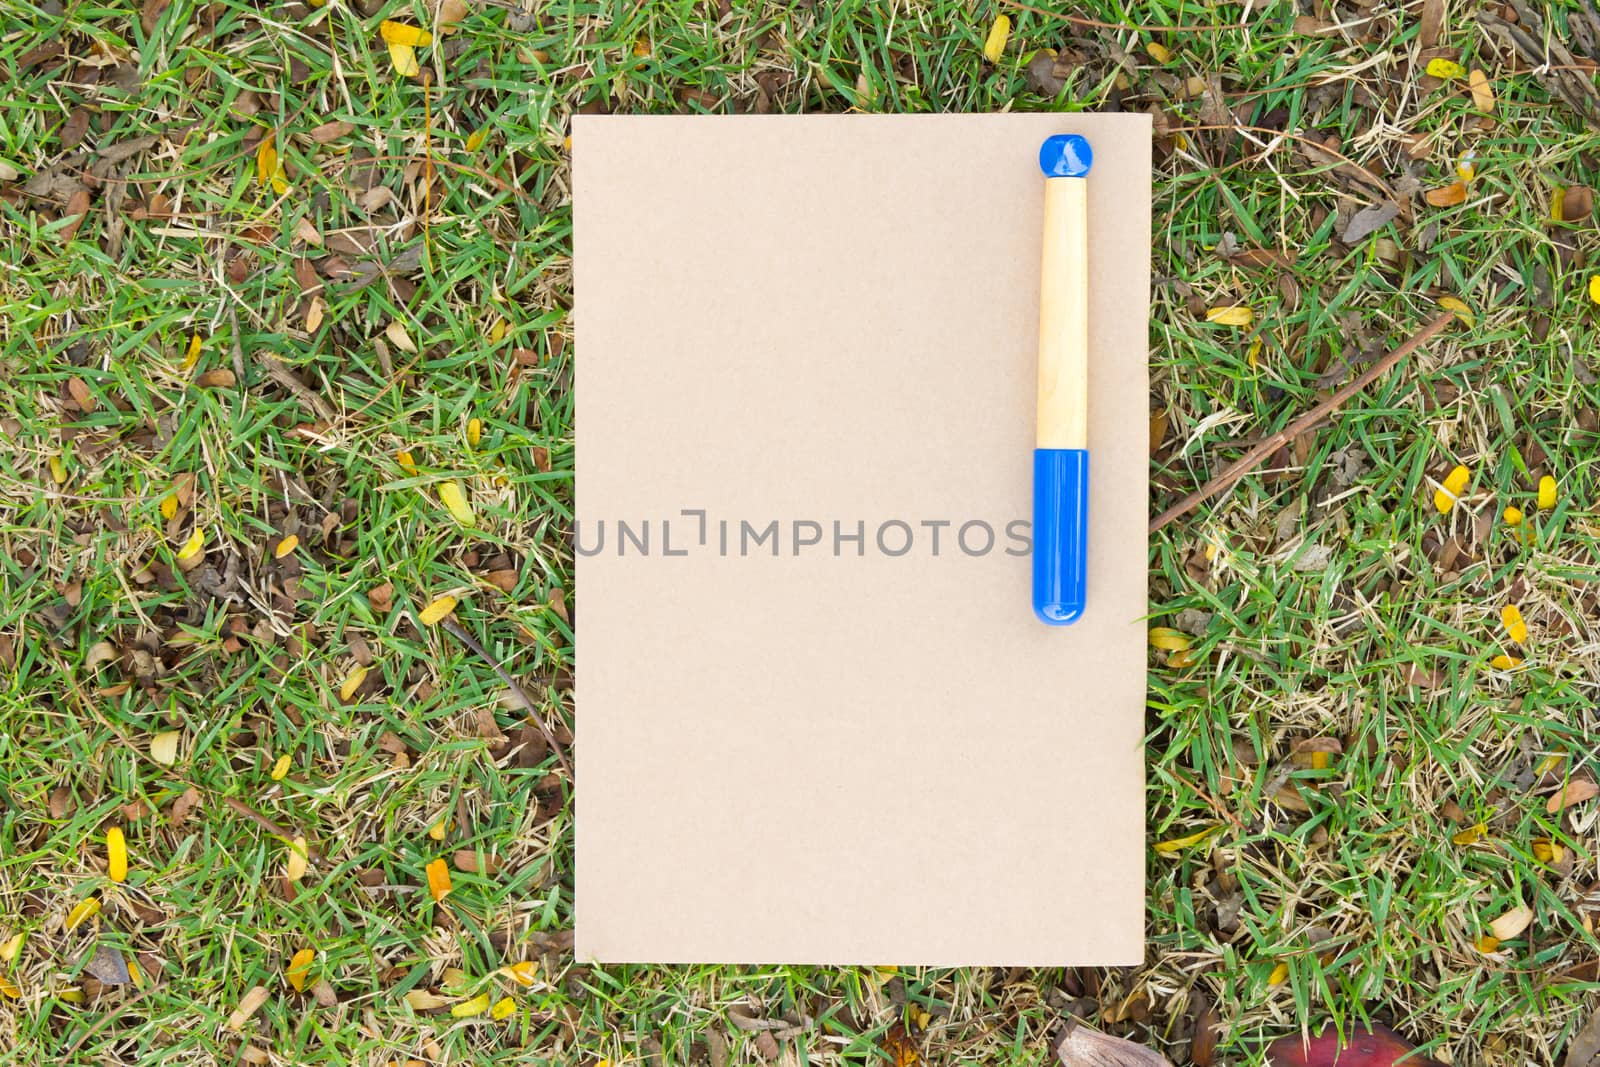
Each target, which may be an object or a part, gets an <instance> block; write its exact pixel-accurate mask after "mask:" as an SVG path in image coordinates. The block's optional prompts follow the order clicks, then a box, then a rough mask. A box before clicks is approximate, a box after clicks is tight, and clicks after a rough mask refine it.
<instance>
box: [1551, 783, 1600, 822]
mask: <svg viewBox="0 0 1600 1067" xmlns="http://www.w3.org/2000/svg"><path fill="white" fill-rule="evenodd" d="M1597 794H1600V786H1597V785H1595V783H1594V780H1593V779H1590V778H1574V779H1572V780H1571V781H1569V782H1568V783H1567V784H1566V785H1565V786H1563V787H1562V788H1561V789H1560V791H1558V792H1556V793H1555V794H1553V795H1552V796H1551V797H1550V799H1549V800H1548V801H1546V802H1545V805H1544V810H1545V811H1546V812H1548V813H1549V814H1551V815H1554V814H1555V813H1556V812H1558V811H1561V810H1563V809H1565V808H1570V807H1572V805H1574V804H1581V803H1583V802H1584V801H1585V800H1590V799H1593V798H1594V797H1595V796H1596V795H1597Z"/></svg>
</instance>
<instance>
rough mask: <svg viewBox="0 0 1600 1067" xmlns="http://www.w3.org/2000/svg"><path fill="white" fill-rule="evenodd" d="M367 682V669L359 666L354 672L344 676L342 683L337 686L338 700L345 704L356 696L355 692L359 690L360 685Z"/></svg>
mask: <svg viewBox="0 0 1600 1067" xmlns="http://www.w3.org/2000/svg"><path fill="white" fill-rule="evenodd" d="M366 680H367V668H366V667H363V666H361V665H359V664H357V665H356V668H355V670H353V671H351V672H350V673H349V674H347V675H345V676H344V681H343V682H342V683H341V684H340V686H339V699H340V700H342V701H344V702H345V703H346V704H348V703H350V698H351V697H353V696H355V695H356V690H358V689H360V688H361V683H362V682H364V681H366Z"/></svg>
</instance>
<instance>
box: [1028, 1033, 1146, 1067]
mask: <svg viewBox="0 0 1600 1067" xmlns="http://www.w3.org/2000/svg"><path fill="white" fill-rule="evenodd" d="M1056 1056H1057V1057H1059V1058H1060V1060H1061V1062H1062V1064H1063V1067H1172V1061H1171V1060H1169V1059H1167V1058H1166V1057H1165V1056H1163V1055H1161V1053H1159V1052H1156V1051H1155V1050H1153V1049H1148V1048H1146V1047H1144V1046H1143V1045H1140V1044H1137V1043H1135V1042H1132V1041H1128V1040H1125V1039H1124V1038H1120V1037H1112V1036H1111V1035H1110V1034H1102V1033H1100V1032H1098V1031H1096V1030H1091V1029H1089V1028H1088V1027H1087V1026H1076V1025H1075V1026H1073V1027H1072V1029H1071V1030H1070V1031H1068V1033H1067V1036H1066V1037H1064V1038H1062V1039H1061V1044H1059V1045H1057V1046H1056Z"/></svg>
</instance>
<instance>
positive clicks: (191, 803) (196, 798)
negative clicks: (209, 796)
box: [167, 786, 200, 827]
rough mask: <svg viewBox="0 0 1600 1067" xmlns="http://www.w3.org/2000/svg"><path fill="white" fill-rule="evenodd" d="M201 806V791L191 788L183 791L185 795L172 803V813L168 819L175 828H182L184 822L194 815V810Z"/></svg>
mask: <svg viewBox="0 0 1600 1067" xmlns="http://www.w3.org/2000/svg"><path fill="white" fill-rule="evenodd" d="M199 806H200V790H198V789H196V788H195V787H194V786H190V787H189V788H188V789H185V790H184V791H183V795H182V796H180V797H178V799H177V800H174V801H173V802H172V812H171V814H170V815H168V816H167V817H168V818H169V819H170V820H171V821H172V825H173V826H174V827H179V826H182V825H183V823H184V820H185V819H187V818H188V817H189V816H190V815H191V814H193V812H194V809H196V808H198V807H199Z"/></svg>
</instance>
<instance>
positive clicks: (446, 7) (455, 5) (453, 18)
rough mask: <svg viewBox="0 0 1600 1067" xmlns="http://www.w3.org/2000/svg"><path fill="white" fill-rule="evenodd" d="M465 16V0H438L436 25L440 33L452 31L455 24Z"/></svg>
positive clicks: (454, 28) (454, 29)
mask: <svg viewBox="0 0 1600 1067" xmlns="http://www.w3.org/2000/svg"><path fill="white" fill-rule="evenodd" d="M466 17H467V0H439V14H438V23H437V25H438V27H439V32H440V33H441V34H449V33H454V32H455V31H456V28H457V27H456V24H457V23H459V22H461V21H462V20H463V19H465V18H466Z"/></svg>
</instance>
